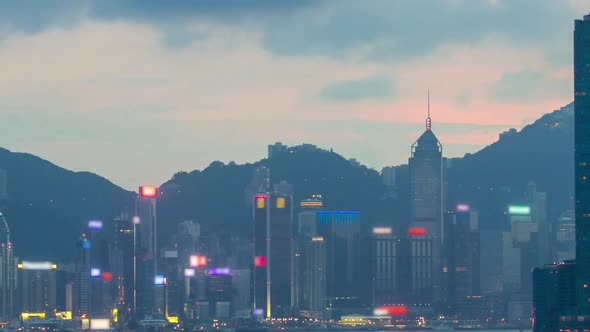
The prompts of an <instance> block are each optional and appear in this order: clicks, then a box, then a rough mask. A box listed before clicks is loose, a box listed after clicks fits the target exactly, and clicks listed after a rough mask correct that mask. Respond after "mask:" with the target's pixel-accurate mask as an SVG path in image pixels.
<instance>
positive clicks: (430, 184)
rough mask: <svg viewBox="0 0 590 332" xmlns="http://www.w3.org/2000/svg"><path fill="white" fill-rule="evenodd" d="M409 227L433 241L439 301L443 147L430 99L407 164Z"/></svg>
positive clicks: (434, 286)
mask: <svg viewBox="0 0 590 332" xmlns="http://www.w3.org/2000/svg"><path fill="white" fill-rule="evenodd" d="M409 171H410V213H411V220H410V222H411V225H410V226H411V227H418V228H424V229H426V232H427V234H428V236H429V237H430V238H432V264H433V266H432V269H431V270H432V273H433V275H432V278H431V279H430V282H432V284H431V285H430V287H429V288H431V289H432V290H433V294H432V300H433V301H436V300H439V299H440V288H441V287H440V286H441V280H440V278H441V276H440V274H441V261H440V252H441V236H442V207H443V196H442V183H443V157H442V145H441V143H440V142H439V141H438V139H437V138H436V136H435V135H434V133H433V132H432V121H431V119H430V95H429V101H428V117H427V118H426V130H425V131H424V133H423V134H422V135H421V136H420V137H419V138H418V140H417V141H416V142H415V143H414V144H413V145H412V155H411V157H410V160H409Z"/></svg>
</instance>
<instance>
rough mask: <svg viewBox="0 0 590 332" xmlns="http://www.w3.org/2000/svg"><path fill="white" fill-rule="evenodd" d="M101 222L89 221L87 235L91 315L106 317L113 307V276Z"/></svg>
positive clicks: (108, 249) (107, 243)
mask: <svg viewBox="0 0 590 332" xmlns="http://www.w3.org/2000/svg"><path fill="white" fill-rule="evenodd" d="M102 228H103V222H102V221H101V220H90V221H88V230H87V232H86V233H85V234H86V236H87V240H88V241H90V244H91V246H90V272H91V273H90V301H91V303H90V315H91V316H92V317H106V316H108V315H110V312H111V309H112V305H113V302H114V301H113V293H114V288H113V287H112V286H113V283H112V281H113V275H112V270H111V264H110V248H109V242H108V241H107V239H106V235H105V234H104V232H103V230H102Z"/></svg>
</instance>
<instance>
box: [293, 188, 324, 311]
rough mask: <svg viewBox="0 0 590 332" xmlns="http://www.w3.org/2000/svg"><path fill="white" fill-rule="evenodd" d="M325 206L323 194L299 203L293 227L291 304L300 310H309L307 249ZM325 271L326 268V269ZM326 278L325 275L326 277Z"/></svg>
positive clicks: (315, 233) (314, 234)
mask: <svg viewBox="0 0 590 332" xmlns="http://www.w3.org/2000/svg"><path fill="white" fill-rule="evenodd" d="M322 207H323V202H322V196H321V195H318V194H316V195H312V196H311V197H310V198H308V199H304V200H303V201H301V202H300V204H299V212H298V213H297V223H296V224H295V225H294V227H293V232H294V234H295V237H294V238H295V248H294V250H293V285H292V287H291V290H292V292H291V305H292V306H293V308H296V309H300V310H309V309H308V307H309V301H308V294H307V292H308V290H307V288H306V283H305V280H306V273H307V269H306V264H307V263H306V257H307V253H306V249H307V248H308V247H309V243H310V241H311V239H312V238H313V237H316V236H317V221H316V213H317V211H319V210H320V209H321V208H322ZM324 273H325V270H324ZM323 279H325V276H324V278H323Z"/></svg>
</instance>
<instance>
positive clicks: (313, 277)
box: [303, 236, 327, 317]
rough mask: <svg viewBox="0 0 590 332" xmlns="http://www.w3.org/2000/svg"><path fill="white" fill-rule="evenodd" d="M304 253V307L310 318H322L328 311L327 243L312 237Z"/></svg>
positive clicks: (320, 238)
mask: <svg viewBox="0 0 590 332" xmlns="http://www.w3.org/2000/svg"><path fill="white" fill-rule="evenodd" d="M304 253H305V259H304V262H305V264H304V265H305V266H304V269H305V273H304V276H303V289H304V291H303V307H304V309H305V310H307V311H308V313H309V315H310V316H314V317H322V314H323V312H324V311H325V310H326V269H327V265H326V241H325V240H324V238H323V237H317V236H316V237H312V238H311V239H310V240H309V241H308V242H307V246H306V248H305V250H304Z"/></svg>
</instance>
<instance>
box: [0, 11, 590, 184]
mask: <svg viewBox="0 0 590 332" xmlns="http://www.w3.org/2000/svg"><path fill="white" fill-rule="evenodd" d="M584 3H585V4H586V5H584ZM589 10H590V7H587V2H585V1H581V0H580V1H573V0H569V1H554V0H545V1H540V0H529V1H524V0H522V1H520V0H505V1H502V0H479V1H474V0H447V1H443V0H437V1H412V0H406V1H389V0H374V1H373V0H366V1H353V0H348V1H347V0H343V1H306V0H302V1H292V2H287V1H275V0H253V1H238V0H227V1H214V0H203V1H190V2H189V1H180V0H171V1H161V2H144V1H140V0H129V1H125V2H121V1H118V0H94V1H93V0H82V1H79V0H71V1H59V2H45V1H28V0H25V1H17V2H1V3H0V22H2V23H1V24H0V73H2V74H1V76H0V116H1V118H2V121H0V133H1V137H2V143H1V145H2V146H3V147H5V148H8V149H11V150H13V151H23V152H30V153H33V154H36V155H39V156H41V157H43V158H46V159H48V160H50V161H52V162H55V163H57V164H59V165H60V166H63V167H66V168H69V169H75V170H88V171H92V172H95V173H98V174H101V175H103V176H105V177H107V178H109V179H110V180H112V181H113V182H115V183H117V184H119V185H121V186H123V187H125V188H127V189H134V190H136V188H137V186H138V185H140V184H142V183H153V184H160V183H162V182H164V181H165V180H167V179H169V178H170V176H171V175H172V174H173V173H175V172H177V171H180V170H192V169H202V168H204V167H206V166H207V165H208V164H209V163H210V162H211V161H213V160H221V161H224V162H228V161H231V160H233V161H236V162H248V161H255V160H258V159H260V158H261V157H263V156H264V155H265V154H266V145H267V144H269V143H273V142H275V141H282V142H283V143H285V144H288V145H295V144H300V143H303V142H310V143H313V144H317V145H318V146H320V147H323V148H326V149H329V148H330V147H333V148H334V149H335V150H337V151H338V152H340V153H342V154H343V155H344V156H346V157H349V158H351V157H354V158H356V159H358V160H359V161H361V162H363V163H365V164H367V165H368V166H370V167H374V168H380V167H382V166H385V165H394V164H400V163H404V162H407V158H408V157H409V147H410V145H411V144H412V143H413V142H414V140H415V139H416V138H417V137H418V136H419V134H420V133H421V132H422V131H423V130H424V119H425V117H426V91H427V89H428V88H430V90H431V96H432V98H431V109H432V118H433V130H434V132H435V133H436V134H437V136H438V138H439V139H440V141H441V142H442V144H443V145H444V154H445V155H446V156H460V155H463V154H464V153H467V152H475V151H477V150H478V149H479V148H481V147H483V146H485V145H488V144H490V143H492V142H493V141H495V140H496V139H497V135H498V133H499V132H501V131H502V130H506V129H508V128H510V127H517V128H520V127H522V126H523V125H525V124H527V123H529V122H531V121H533V120H534V119H536V118H538V117H539V116H540V115H541V114H544V113H547V112H550V111H552V110H554V109H558V108H560V107H561V106H564V105H566V104H568V103H569V102H570V101H571V100H572V99H573V93H572V90H573V88H572V85H573V83H572V70H571V67H572V30H573V20H574V19H576V18H581V17H582V15H584V14H587V12H588V11H589Z"/></svg>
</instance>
